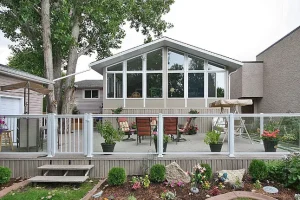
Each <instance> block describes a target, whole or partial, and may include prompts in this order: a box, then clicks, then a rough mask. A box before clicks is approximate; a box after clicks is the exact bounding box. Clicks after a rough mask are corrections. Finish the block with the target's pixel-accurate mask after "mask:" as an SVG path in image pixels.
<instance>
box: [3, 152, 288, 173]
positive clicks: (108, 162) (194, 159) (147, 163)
mask: <svg viewBox="0 0 300 200" xmlns="http://www.w3.org/2000/svg"><path fill="white" fill-rule="evenodd" d="M43 156H45V154H29V153H28V154H23V155H22V156H20V155H17V154H3V153H1V154H0V166H5V167H9V168H10V169H11V170H12V177H14V178H15V177H24V178H28V177H33V176H41V175H42V174H41V171H40V170H37V168H38V167H39V166H42V165H94V168H92V169H91V170H90V173H89V175H90V177H91V178H103V177H106V176H107V174H108V171H109V170H110V169H111V168H112V167H124V168H125V169H126V172H127V174H128V175H140V174H144V173H145V172H146V171H147V170H148V169H149V167H151V166H152V165H153V164H156V163H161V164H164V165H167V164H169V163H171V162H173V161H175V162H177V163H178V164H179V165H180V166H181V167H182V169H183V170H186V171H190V170H192V168H193V166H194V165H195V164H196V163H207V164H209V165H210V166H211V167H212V170H213V171H214V172H215V171H218V170H222V169H241V168H245V169H247V168H248V166H249V164H250V162H251V161H252V160H253V159H263V160H274V159H282V158H283V155H282V154H237V155H236V156H235V157H233V158H230V157H228V155H218V154H208V155H205V154H204V155H203V154H200V155H165V156H164V157H163V158H158V157H157V156H156V155H95V156H94V157H92V158H87V157H84V156H83V155H80V154H57V155H56V156H55V157H53V158H47V157H43Z"/></svg>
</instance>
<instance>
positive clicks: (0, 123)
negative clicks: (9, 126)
mask: <svg viewBox="0 0 300 200" xmlns="http://www.w3.org/2000/svg"><path fill="white" fill-rule="evenodd" d="M5 126H6V123H5V117H1V116H0V128H1V129H4V127H5Z"/></svg>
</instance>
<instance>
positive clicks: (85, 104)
mask: <svg viewBox="0 0 300 200" xmlns="http://www.w3.org/2000/svg"><path fill="white" fill-rule="evenodd" d="M84 90H85V89H77V90H76V92H75V103H76V106H77V109H78V110H79V111H80V113H81V114H83V113H101V106H102V103H103V90H100V89H90V88H89V89H87V90H99V98H97V99H85V98H84Z"/></svg>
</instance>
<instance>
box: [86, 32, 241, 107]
mask: <svg viewBox="0 0 300 200" xmlns="http://www.w3.org/2000/svg"><path fill="white" fill-rule="evenodd" d="M242 65H243V63H242V62H240V61H237V60H234V59H232V58H229V57H226V56H223V55H220V54H217V53H213V52H210V51H207V50H204V49H201V48H198V47H195V46H192V45H189V44H186V43H183V42H180V41H177V40H174V39H170V38H167V37H162V38H160V39H158V40H155V41H153V42H150V43H147V44H143V45H140V46H137V47H135V48H132V49H129V50H127V51H124V52H121V53H119V54H116V55H114V56H111V57H108V58H105V59H102V60H99V61H96V62H93V63H91V64H90V66H91V67H92V69H94V70H95V71H97V72H98V73H100V74H102V75H103V109H104V111H105V110H106V111H107V112H106V113H111V111H110V109H114V108H117V107H119V106H122V107H124V108H125V109H131V110H132V111H134V110H137V109H139V110H141V109H143V110H144V111H145V110H146V111H145V112H148V113H152V111H153V109H160V110H165V111H166V112H169V111H171V110H173V111H174V112H175V110H176V112H180V110H185V111H184V112H186V110H189V109H191V108H193V109H199V108H203V109H206V108H208V107H209V103H211V102H213V101H216V100H218V99H222V98H228V96H229V93H228V92H229V91H228V75H229V73H231V72H233V71H235V70H236V69H238V68H239V67H241V66H242ZM153 112H154V113H155V111H153ZM184 112H183V113H184ZM141 113H142V112H141Z"/></svg>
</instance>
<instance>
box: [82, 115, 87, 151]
mask: <svg viewBox="0 0 300 200" xmlns="http://www.w3.org/2000/svg"><path fill="white" fill-rule="evenodd" d="M87 131H88V114H87V113H84V116H83V133H82V134H83V141H82V142H83V155H85V156H87V153H88V152H87V146H88V144H87V139H88V138H87V135H88V133H87Z"/></svg>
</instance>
